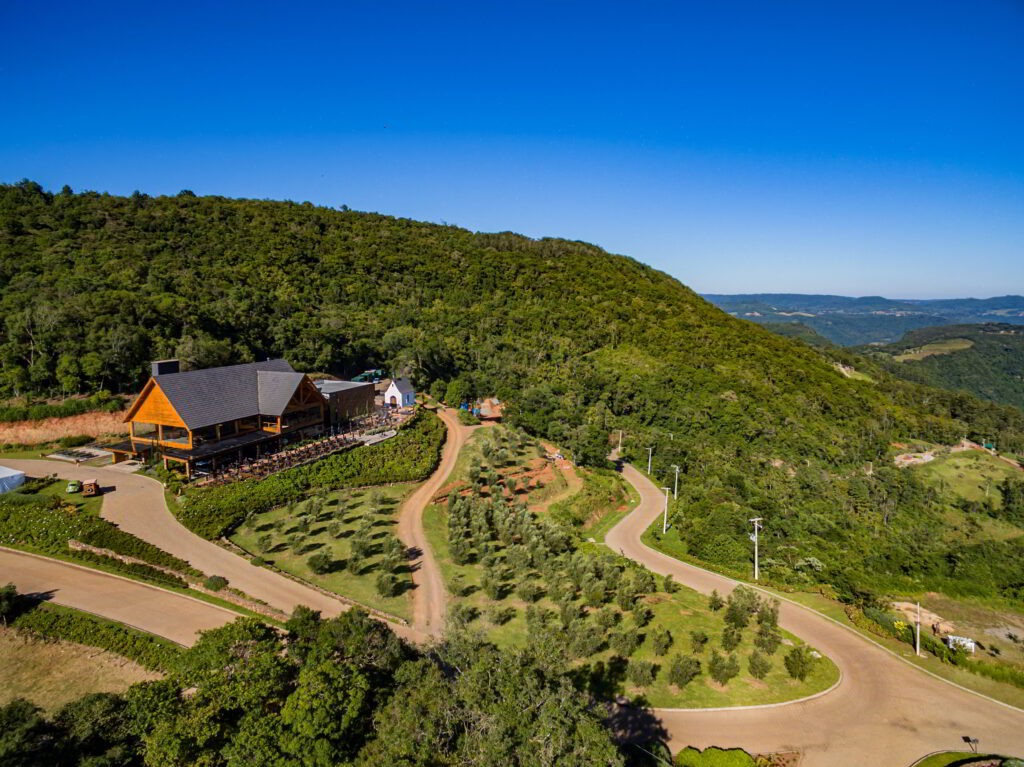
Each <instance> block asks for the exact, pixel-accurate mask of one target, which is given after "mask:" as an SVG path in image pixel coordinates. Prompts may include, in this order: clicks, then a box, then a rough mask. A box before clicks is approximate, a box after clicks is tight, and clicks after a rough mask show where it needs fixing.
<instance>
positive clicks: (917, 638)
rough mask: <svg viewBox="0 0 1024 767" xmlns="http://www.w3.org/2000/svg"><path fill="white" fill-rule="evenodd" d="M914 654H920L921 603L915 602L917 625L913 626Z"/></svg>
mask: <svg viewBox="0 0 1024 767" xmlns="http://www.w3.org/2000/svg"><path fill="white" fill-rule="evenodd" d="M914 654H915V655H917V656H918V657H920V655H921V603H920V602H918V603H917V625H916V626H915V627H914Z"/></svg>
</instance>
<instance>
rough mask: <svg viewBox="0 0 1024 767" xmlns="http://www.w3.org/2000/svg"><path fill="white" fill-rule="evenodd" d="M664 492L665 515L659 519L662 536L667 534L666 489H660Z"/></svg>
mask: <svg viewBox="0 0 1024 767" xmlns="http://www.w3.org/2000/svg"><path fill="white" fill-rule="evenodd" d="M661 489H662V490H664V491H665V514H664V516H662V518H661V534H662V535H664V534H665V533H667V532H668V488H667V487H663V488H661Z"/></svg>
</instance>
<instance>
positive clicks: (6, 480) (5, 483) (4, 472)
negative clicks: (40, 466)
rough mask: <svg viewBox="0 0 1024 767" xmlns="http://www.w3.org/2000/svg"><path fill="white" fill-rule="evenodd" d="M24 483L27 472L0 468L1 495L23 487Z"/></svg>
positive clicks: (4, 467)
mask: <svg viewBox="0 0 1024 767" xmlns="http://www.w3.org/2000/svg"><path fill="white" fill-rule="evenodd" d="M24 481H25V472H23V471H17V470H16V469H8V468H7V467H6V466H0V493H6V492H9V491H11V490H14V489H15V488H16V487H21V484H22V483H23V482H24Z"/></svg>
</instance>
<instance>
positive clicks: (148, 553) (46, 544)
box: [0, 493, 201, 576]
mask: <svg viewBox="0 0 1024 767" xmlns="http://www.w3.org/2000/svg"><path fill="white" fill-rule="evenodd" d="M72 538H74V539H75V540H76V541H81V542H82V543H87V544H89V545H90V546H96V547H98V548H101V549H110V550H111V551H114V552H117V553H118V554H125V555H127V556H130V557H135V558H136V559H141V560H143V561H145V562H148V563H149V564H151V565H159V566H160V567H167V568H169V569H171V570H178V571H179V572H184V573H190V574H192V575H197V576H198V575H201V573H199V571H197V570H195V569H194V568H192V567H191V566H190V565H189V564H188V562H186V561H184V560H183V559H178V558H177V557H175V556H172V555H170V554H168V553H167V552H166V551H163V550H162V549H158V548H157V547H156V546H154V545H153V544H151V543H147V542H146V541H144V540H142V539H141V538H136V537H135V536H134V535H131V534H130V533H126V532H124V531H123V530H121V529H120V528H118V527H117V526H116V525H113V524H111V523H110V522H107V521H106V520H105V519H101V518H99V517H95V516H92V515H90V514H86V513H83V512H81V511H69V510H67V509H66V508H64V507H62V506H61V503H60V499H59V498H56V497H50V498H47V497H45V496H31V495H22V494H20V493H5V494H4V495H2V496H0V545H8V546H18V545H28V546H31V547H32V548H34V549H37V550H39V551H45V552H49V553H53V554H66V553H67V550H68V540H70V539H72Z"/></svg>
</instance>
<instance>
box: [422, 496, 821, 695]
mask: <svg viewBox="0 0 1024 767" xmlns="http://www.w3.org/2000/svg"><path fill="white" fill-rule="evenodd" d="M446 518H447V517H446V511H445V509H444V508H442V507H441V506H436V505H435V506H430V507H428V508H427V510H426V512H425V514H424V528H425V530H426V534H427V539H428V541H429V543H430V546H431V548H432V549H433V551H434V555H435V557H436V558H437V561H438V564H439V565H440V567H441V571H442V574H443V576H444V578H445V582H446V585H447V586H448V588H449V592H450V593H452V594H455V593H456V591H458V590H459V589H457V588H455V586H456V584H457V583H458V584H459V585H460V587H461V589H462V590H463V594H464V595H463V596H458V597H453V603H460V604H464V605H467V606H469V607H471V608H475V610H476V611H478V616H477V617H476V618H475V619H474V620H473V621H471V622H470V624H469V625H470V626H472V627H474V628H477V629H479V630H482V631H484V632H485V633H486V634H487V636H488V637H489V638H490V640H491V641H493V642H494V643H495V644H496V645H498V646H499V647H509V646H516V645H522V644H524V643H525V642H526V639H527V626H526V619H525V611H526V607H527V603H526V602H524V601H523V600H522V599H520V598H518V597H517V596H516V595H515V593H508V592H507V590H506V593H505V595H504V596H503V598H501V599H499V600H491V599H489V598H488V597H487V596H486V594H484V592H483V591H482V590H481V589H480V583H481V578H482V568H481V567H480V566H479V565H477V564H467V565H456V564H455V563H454V562H453V561H452V557H451V553H450V550H449V547H448V539H447V521H446ZM589 549H590V550H593V551H596V548H595V547H593V546H590V547H589ZM584 550H587V549H586V548H585V549H584ZM659 581H660V579H659ZM643 601H644V603H645V604H646V605H647V606H648V607H649V608H650V609H651V611H652V612H653V614H654V617H653V619H652V621H651V622H650V623H649V624H648V625H647V626H646V627H643V628H638V629H634V623H633V621H632V618H631V617H630V616H628V615H623V614H622V611H621V610H619V609H618V608H617V607H615V606H614V603H613V604H612V605H611V608H612V609H613V610H614V611H615V612H616V613H618V614H619V624H618V626H617V627H616V628H613V631H623V630H627V631H631V630H635V631H636V632H637V633H638V634H639V635H640V636H641V637H642V640H643V641H642V642H641V644H640V646H639V647H638V648H637V649H636V651H635V652H634V653H633V654H632V655H631V656H630V658H629V660H640V661H650V662H653V663H655V664H656V665H657V667H658V668H657V669H656V677H655V681H654V683H653V684H652V685H650V686H648V687H646V688H642V689H641V688H637V687H633V686H632V685H630V684H629V683H628V682H627V681H626V680H625V679H624V678H623V665H624V664H622V662H621V660H619V659H617V658H616V656H615V653H614V652H612V650H610V649H609V648H608V647H607V646H606V645H602V648H601V649H600V650H599V651H598V652H597V653H595V654H593V655H591V656H590V657H587V658H585V659H583V660H580V661H577V662H576V663H575V665H576V668H577V670H578V671H585V670H590V671H593V670H595V666H597V664H602V666H603V668H604V669H605V671H604V674H603V677H604V680H605V681H604V683H603V684H602V685H601V687H600V688H599V689H598V688H596V689H595V691H596V692H598V693H599V694H601V695H603V696H605V697H608V696H611V695H614V694H620V693H625V694H628V695H631V696H634V697H638V698H643V700H644V701H645V702H646V703H648V704H649V705H652V706H661V707H678V708H690V707H695V708H704V707H719V706H734V705H755V704H761V703H777V702H780V701H785V700H792V699H794V698H800V697H804V696H806V695H810V694H813V693H815V692H818V691H821V690H824V689H827V688H828V687H830V686H831V685H832V684H834V683H835V681H836V680H837V679H838V670H837V669H836V667H835V665H834V664H833V663H832V662H831V661H829V660H827V659H822V660H819V661H818V662H817V663H816V664H815V668H814V671H813V672H812V674H811V675H810V676H808V678H807V679H806V680H805V681H804V682H798V681H795V680H792V679H790V678H789V676H788V674H787V673H786V671H785V667H784V666H783V662H782V658H783V656H784V654H785V652H786V651H787V649H788V648H787V646H786V645H785V644H784V645H782V646H780V647H779V649H778V651H776V653H775V655H774V656H772V666H773V667H772V670H771V672H770V673H769V674H768V676H767V677H766V678H765V679H764V680H761V681H759V680H756V679H754V678H753V677H752V676H751V675H750V674H749V672H748V669H747V664H746V659H747V657H748V656H749V654H750V650H751V648H752V646H753V643H752V638H753V632H754V629H752V628H748V629H746V630H745V631H744V632H743V635H744V638H743V642H742V643H741V644H740V646H739V647H738V649H737V650H736V654H737V658H738V659H739V660H740V665H741V671H740V674H739V676H737V677H736V678H735V679H733V680H731V681H730V682H729V683H728V684H727V685H726V686H725V687H724V688H722V687H719V686H718V685H717V684H715V683H714V682H713V681H712V680H711V679H710V677H709V676H708V674H707V673H706V670H704V671H702V673H701V675H700V676H699V677H697V678H696V679H694V680H693V681H692V682H690V683H689V684H688V685H686V687H684V688H683V689H682V690H678V689H676V688H674V687H672V686H670V685H669V684H668V681H667V671H668V668H667V667H668V660H669V659H670V658H671V656H672V655H674V654H676V653H683V654H687V655H688V654H690V651H691V650H690V632H691V631H704V632H706V633H707V634H708V635H709V637H710V641H709V642H708V644H707V647H706V648H705V649H704V650H703V652H702V653H701V654H699V655H698V656H697V657H698V659H699V660H700V661H701V665H702V669H706V665H707V661H708V660H709V658H710V656H711V649H712V648H716V647H718V645H719V640H720V637H721V633H722V628H723V626H724V611H718V612H715V613H712V612H711V611H710V610H709V609H708V606H707V599H706V597H704V596H702V595H700V594H698V593H697V592H695V591H691V590H690V589H685V588H680V589H679V590H678V591H677V592H676V593H674V594H671V595H670V594H665V593H664V592H661V591H659V592H658V593H656V594H649V595H647V596H645V597H643ZM536 604H537V605H538V606H539V607H543V608H545V609H548V610H554V611H556V612H557V610H558V608H557V605H555V604H554V603H553V602H552V601H550V600H549V599H548V598H547V597H546V596H545V597H542V598H541V599H540V600H538V602H537V603H536ZM576 604H577V605H579V606H580V607H581V610H583V611H584V612H585V613H586V615H587V617H586V618H585V620H586V621H588V622H592V618H590V617H589V616H590V615H591V614H592V613H593V612H594V610H593V608H583V606H582V601H581V600H580V599H579V598H577V599H576ZM501 609H506V610H510V612H509V615H510V616H511V617H510V618H508V619H507V620H504V621H501V622H499V621H497V620H496V616H495V611H497V610H501ZM555 620H556V621H557V618H555ZM657 626H663V627H665V628H667V629H668V630H669V631H670V632H671V634H672V637H673V645H672V647H671V648H670V649H669V651H668V654H667V655H666V656H664V657H659V656H657V655H656V654H655V652H654V649H653V647H652V641H651V640H652V629H653V628H655V627H657ZM782 633H783V636H784V638H785V641H788V642H792V643H794V644H798V643H799V640H797V639H796V638H795V637H793V636H791V635H789V634H787V633H785V632H782Z"/></svg>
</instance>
